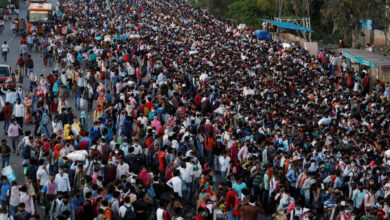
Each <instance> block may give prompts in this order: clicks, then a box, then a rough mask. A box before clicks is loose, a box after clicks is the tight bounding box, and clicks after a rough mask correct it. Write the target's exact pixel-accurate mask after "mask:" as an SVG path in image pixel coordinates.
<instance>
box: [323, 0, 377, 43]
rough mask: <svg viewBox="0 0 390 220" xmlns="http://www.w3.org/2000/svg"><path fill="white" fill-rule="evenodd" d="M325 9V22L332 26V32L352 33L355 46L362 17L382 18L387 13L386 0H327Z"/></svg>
mask: <svg viewBox="0 0 390 220" xmlns="http://www.w3.org/2000/svg"><path fill="white" fill-rule="evenodd" d="M325 6H326V7H325V9H324V10H323V16H324V20H323V24H325V25H330V26H331V27H332V33H335V34H342V35H350V34H352V46H353V47H355V46H356V43H357V40H358V37H359V33H360V29H361V24H360V20H362V19H372V20H374V21H375V20H380V19H382V17H383V16H384V14H385V11H384V10H385V0H371V1H367V0H327V1H326V3H325Z"/></svg>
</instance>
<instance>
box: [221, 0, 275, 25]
mask: <svg viewBox="0 0 390 220" xmlns="http://www.w3.org/2000/svg"><path fill="white" fill-rule="evenodd" d="M262 1H267V0H235V1H234V2H233V3H232V4H230V5H229V6H228V17H229V18H231V19H233V20H234V21H235V22H236V23H245V24H247V25H250V26H254V27H261V20H260V18H271V17H272V16H273V15H274V7H273V9H272V10H271V8H272V5H269V4H266V5H262V6H261V7H260V5H259V2H260V3H261V2H262ZM271 1H272V0H271ZM264 10H265V11H264ZM267 10H268V11H267Z"/></svg>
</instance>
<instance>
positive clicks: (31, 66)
mask: <svg viewBox="0 0 390 220" xmlns="http://www.w3.org/2000/svg"><path fill="white" fill-rule="evenodd" d="M33 69H34V61H33V60H32V59H31V55H30V54H29V55H28V56H27V60H26V68H25V73H26V77H27V78H29V77H30V73H31V72H32V71H33Z"/></svg>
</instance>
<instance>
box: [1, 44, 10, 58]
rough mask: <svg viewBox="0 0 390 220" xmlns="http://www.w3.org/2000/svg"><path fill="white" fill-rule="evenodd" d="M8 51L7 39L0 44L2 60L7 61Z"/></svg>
mask: <svg viewBox="0 0 390 220" xmlns="http://www.w3.org/2000/svg"><path fill="white" fill-rule="evenodd" d="M8 52H9V47H8V44H7V41H4V43H3V45H1V55H2V57H3V59H4V62H7V55H8Z"/></svg>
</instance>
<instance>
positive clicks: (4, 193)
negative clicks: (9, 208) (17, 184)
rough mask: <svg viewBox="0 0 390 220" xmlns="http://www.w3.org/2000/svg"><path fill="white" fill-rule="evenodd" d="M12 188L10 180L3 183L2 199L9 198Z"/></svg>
mask: <svg viewBox="0 0 390 220" xmlns="http://www.w3.org/2000/svg"><path fill="white" fill-rule="evenodd" d="M10 189H11V185H10V184H9V182H5V183H3V182H2V183H1V196H0V198H1V201H6V200H7V195H8V191H9V190H10Z"/></svg>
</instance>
